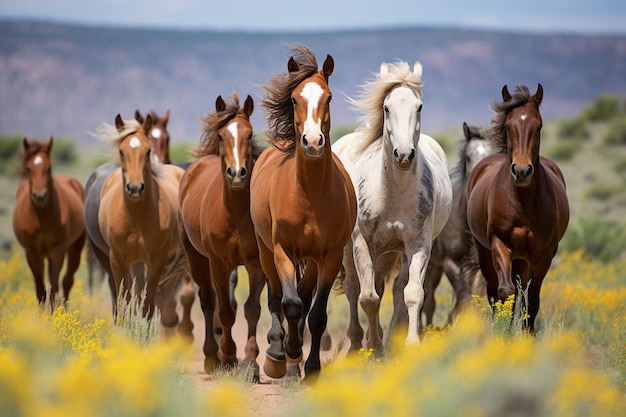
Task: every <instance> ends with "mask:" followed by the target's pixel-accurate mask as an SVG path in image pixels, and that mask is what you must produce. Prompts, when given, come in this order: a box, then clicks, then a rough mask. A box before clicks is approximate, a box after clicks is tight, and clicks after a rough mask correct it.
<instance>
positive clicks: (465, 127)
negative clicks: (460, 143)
mask: <svg viewBox="0 0 626 417" xmlns="http://www.w3.org/2000/svg"><path fill="white" fill-rule="evenodd" d="M463 135H464V136H465V139H466V140H467V141H468V142H469V140H470V139H471V138H472V132H470V128H469V126H468V125H467V122H463Z"/></svg>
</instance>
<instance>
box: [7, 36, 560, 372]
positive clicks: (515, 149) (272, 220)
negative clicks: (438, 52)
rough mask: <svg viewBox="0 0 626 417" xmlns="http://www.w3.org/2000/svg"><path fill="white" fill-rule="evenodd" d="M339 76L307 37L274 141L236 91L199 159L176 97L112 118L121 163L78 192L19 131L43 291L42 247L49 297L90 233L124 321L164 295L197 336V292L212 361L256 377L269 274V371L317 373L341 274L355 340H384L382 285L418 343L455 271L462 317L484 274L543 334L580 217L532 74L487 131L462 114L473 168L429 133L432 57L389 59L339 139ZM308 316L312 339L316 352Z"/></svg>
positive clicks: (172, 312) (273, 117)
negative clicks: (547, 306) (260, 137)
mask: <svg viewBox="0 0 626 417" xmlns="http://www.w3.org/2000/svg"><path fill="white" fill-rule="evenodd" d="M333 70H334V61H333V58H332V57H331V56H330V55H328V56H327V57H326V59H325V60H324V62H323V64H322V66H321V67H319V66H318V63H317V60H316V58H315V56H314V55H313V53H312V52H311V50H310V49H308V48H307V47H306V46H303V45H297V46H295V47H293V48H292V56H291V57H290V58H289V60H288V62H287V71H285V72H284V73H280V74H277V75H274V76H272V77H271V78H270V80H269V83H268V85H265V86H262V88H263V90H264V93H265V94H264V97H263V98H262V100H261V103H260V104H261V106H262V107H263V108H264V109H265V110H266V121H267V130H266V131H265V134H266V139H267V142H268V144H267V146H261V145H260V144H259V143H258V142H257V141H256V140H255V136H254V132H253V128H252V125H251V123H250V116H251V114H252V112H253V110H254V103H253V99H252V98H251V97H250V96H247V97H246V99H245V101H244V103H243V106H241V105H240V103H239V96H238V95H237V93H236V92H233V94H232V97H230V98H228V99H226V100H225V99H223V98H222V97H221V96H219V97H217V99H216V102H215V112H214V113H210V114H208V115H206V116H205V117H204V118H203V119H202V127H203V130H202V135H201V138H200V143H199V145H198V146H197V147H196V148H195V149H194V150H193V152H192V154H193V156H194V159H195V160H194V161H193V162H191V163H185V164H178V165H177V164H172V163H171V160H170V157H169V135H168V133H167V122H168V120H169V111H168V112H167V113H166V114H165V116H163V117H159V116H158V115H156V114H154V113H152V114H147V115H146V116H145V117H144V116H143V115H141V114H140V113H139V112H136V114H135V118H134V119H131V120H124V119H122V117H121V116H120V115H119V114H118V115H117V117H115V123H114V125H109V124H107V123H103V124H102V125H101V126H100V127H99V128H98V129H97V130H96V132H95V133H94V136H95V137H96V138H97V139H100V140H102V141H104V142H105V143H107V144H109V145H110V146H111V148H112V149H113V151H114V153H115V155H116V156H115V158H116V160H115V161H113V162H111V163H108V164H105V165H102V166H100V167H98V168H96V169H95V170H94V171H93V173H92V174H91V176H90V178H89V179H88V181H87V184H86V186H85V189H84V191H83V187H82V185H81V184H80V183H79V182H78V181H77V180H75V179H72V178H70V177H67V176H62V175H54V176H53V175H52V170H51V162H50V150H51V148H52V143H53V140H52V138H50V140H49V141H48V142H47V143H43V144H42V143H40V142H38V141H35V140H27V139H26V138H25V139H24V151H23V153H22V157H21V159H22V180H21V182H20V184H19V187H18V191H17V199H16V205H15V209H14V214H13V228H14V232H15V235H16V238H17V240H18V242H19V243H20V244H21V245H22V246H23V247H24V249H25V253H26V259H27V262H28V265H29V267H30V269H31V271H32V274H33V276H34V279H35V287H36V294H37V299H38V301H39V303H40V304H41V305H44V304H45V302H46V300H47V296H46V286H45V283H44V272H43V270H44V261H45V260H46V259H47V260H48V278H49V281H50V295H49V300H48V301H49V302H50V305H51V306H52V308H54V307H55V305H56V303H57V302H58V301H56V300H55V295H57V293H58V291H59V288H58V287H59V275H60V271H61V269H62V265H63V263H64V258H65V257H67V265H66V272H65V276H64V277H63V294H62V296H63V300H67V299H68V296H69V293H70V290H71V287H72V284H73V280H74V274H75V272H76V270H77V269H78V267H79V264H80V259H81V253H82V250H83V247H84V246H85V242H87V251H88V256H87V260H88V266H89V277H90V278H89V279H90V282H92V279H93V278H92V276H93V274H94V273H95V271H96V269H100V270H101V271H103V276H106V277H107V279H108V284H109V287H110V290H111V299H112V310H113V315H114V317H117V315H118V312H119V306H120V304H119V303H120V302H128V301H129V300H130V298H131V296H132V294H133V291H134V294H136V295H143V296H144V297H145V303H144V309H143V311H142V313H143V314H144V316H145V317H146V318H147V319H151V318H152V316H153V314H154V312H155V310H156V309H157V308H158V309H159V312H160V317H161V324H162V326H163V328H164V329H170V330H175V331H178V332H180V333H181V334H183V335H186V336H188V337H190V338H191V337H193V336H192V329H193V324H192V322H191V315H190V311H191V306H192V303H193V302H194V298H195V296H196V291H197V294H198V297H199V299H200V305H201V308H202V311H203V314H204V321H205V340H204V345H203V351H204V355H205V362H204V367H205V370H206V372H212V371H213V370H214V369H215V368H216V367H219V366H236V365H237V364H239V365H240V366H243V367H245V368H250V369H252V371H253V373H254V376H255V378H256V379H258V378H259V373H260V367H259V364H258V363H257V360H256V359H257V357H258V355H259V347H258V344H257V339H256V338H257V324H258V321H259V317H260V314H261V292H262V291H263V289H264V288H265V285H266V284H267V288H268V308H269V312H270V316H271V328H270V329H269V331H268V333H267V339H268V343H269V347H268V349H267V352H266V359H265V362H264V364H263V370H264V372H265V374H266V375H267V376H269V377H272V378H281V377H283V376H285V375H287V376H300V375H301V372H302V370H303V371H304V376H305V377H306V378H309V377H313V376H315V375H317V374H318V373H319V371H320V369H321V363H320V350H321V345H322V340H323V336H324V332H325V330H326V324H327V319H328V307H329V306H328V299H329V295H330V293H331V290H332V289H333V288H341V289H342V290H343V292H345V295H346V297H347V300H348V302H349V312H350V318H349V326H348V329H347V334H348V337H349V340H350V347H349V348H350V350H358V349H361V348H362V347H363V346H364V343H365V346H366V347H367V348H369V349H373V351H374V352H375V354H376V355H381V354H383V326H382V325H381V323H380V318H379V309H380V301H381V298H382V296H383V293H384V290H385V285H386V284H387V283H391V284H392V294H393V304H394V313H393V317H394V319H393V320H395V322H397V323H402V324H403V327H402V328H404V329H405V330H406V343H419V342H420V329H421V326H423V325H425V324H432V319H433V314H434V310H435V298H434V292H435V289H436V287H437V285H438V284H439V282H440V280H441V278H442V275H443V274H444V273H445V276H446V277H447V279H448V280H449V281H450V283H451V284H452V287H453V289H454V291H455V294H456V304H455V306H454V309H453V311H452V312H451V313H450V316H449V318H448V321H449V322H450V323H451V322H452V321H453V319H454V317H456V316H458V314H460V313H461V312H462V310H463V308H464V307H465V306H466V305H467V304H468V302H469V300H470V295H471V294H472V292H473V291H475V289H473V287H472V286H473V280H475V282H477V283H478V287H479V288H481V287H482V288H485V289H486V296H487V297H488V299H489V300H490V301H491V302H492V303H493V302H495V301H497V300H505V299H506V298H507V297H509V296H510V295H511V294H517V293H519V291H520V290H525V291H527V297H528V310H527V316H525V320H524V323H525V326H526V328H527V329H528V330H529V331H530V332H534V331H535V318H536V316H537V313H538V310H539V295H540V288H541V283H542V280H543V278H544V276H545V275H546V273H547V271H548V269H549V267H550V264H551V261H552V258H553V257H554V256H555V254H556V251H557V246H558V243H559V241H560V239H561V238H562V237H563V235H564V233H565V229H566V227H567V224H568V220H569V211H568V210H569V209H568V200H567V195H566V191H565V181H564V178H563V175H562V174H561V171H560V170H559V168H558V167H557V166H556V164H555V163H554V162H552V161H551V160H549V159H548V158H545V157H543V156H541V155H540V153H539V148H540V139H541V127H542V119H541V114H540V112H539V106H540V104H541V101H542V98H543V88H542V86H541V84H539V85H538V88H537V91H536V93H534V94H531V93H530V92H529V89H528V88H527V87H526V86H523V85H518V86H517V88H516V89H515V91H514V92H513V94H511V93H510V92H509V90H508V88H507V86H506V85H505V86H504V88H503V89H502V101H499V102H496V103H494V104H493V110H494V116H493V118H492V120H491V123H490V125H489V126H488V127H487V128H477V127H470V126H468V125H467V124H464V125H463V132H464V136H465V138H464V139H463V140H462V141H461V145H460V147H459V148H460V149H459V162H458V164H457V165H456V166H455V167H454V168H453V169H451V170H448V167H447V158H446V154H445V153H444V151H443V149H442V147H441V146H440V145H439V143H437V141H436V140H435V139H433V138H432V137H430V136H428V135H426V134H424V133H422V132H421V112H422V107H423V104H424V103H423V101H422V65H421V63H420V62H415V64H414V65H413V66H412V67H411V66H410V65H409V64H408V63H406V62H402V61H400V62H397V63H382V64H381V65H380V70H379V72H378V73H376V74H375V78H374V79H372V80H369V81H367V82H365V83H364V84H363V85H362V91H361V94H360V96H359V97H357V98H356V99H350V102H351V104H353V105H354V107H355V109H357V110H358V111H359V112H360V113H361V114H362V116H361V118H360V119H359V127H358V128H357V129H356V130H355V131H354V132H353V133H350V134H348V135H346V136H344V137H342V138H340V139H338V140H337V141H336V142H335V143H334V144H332V145H331V138H330V120H331V117H330V115H331V111H330V103H331V98H332V92H331V89H330V87H329V79H330V76H331V75H332V73H333ZM467 264H470V267H469V268H468V267H465V265H467ZM240 265H243V266H245V268H246V270H247V273H248V279H249V289H250V291H249V295H248V298H247V300H246V302H245V306H244V312H245V319H246V320H247V323H248V334H247V340H246V344H245V350H244V351H245V353H244V357H243V359H242V360H241V361H240V360H238V358H237V349H236V342H235V340H234V338H233V335H232V327H233V325H234V323H235V311H236V308H237V303H236V300H235V299H234V286H235V285H236V281H237V279H236V278H237V277H236V270H237V267H238V266H240ZM472 266H473V267H472ZM463 271H470V273H465V274H464V273H463ZM476 272H480V273H479V274H475V273H476ZM90 285H91V284H90ZM177 302H180V304H181V305H182V307H183V308H182V310H183V314H182V318H179V317H178V315H177V312H176V307H177ZM359 307H360V308H361V309H362V311H363V312H364V313H365V314H366V316H367V324H368V329H367V332H366V333H365V332H364V330H363V328H362V327H361V324H360V322H359V318H358V315H359ZM422 315H423V316H424V317H425V320H423V322H422V320H421V317H422ZM305 328H308V330H309V332H310V334H311V348H310V352H309V355H308V358H307V359H306V361H305V362H304V365H303V366H302V364H301V363H302V361H303V335H304V331H305ZM364 336H365V337H364Z"/></svg>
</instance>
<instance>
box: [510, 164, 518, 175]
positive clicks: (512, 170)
mask: <svg viewBox="0 0 626 417" xmlns="http://www.w3.org/2000/svg"><path fill="white" fill-rule="evenodd" d="M511 174H513V175H517V169H516V165H515V164H511Z"/></svg>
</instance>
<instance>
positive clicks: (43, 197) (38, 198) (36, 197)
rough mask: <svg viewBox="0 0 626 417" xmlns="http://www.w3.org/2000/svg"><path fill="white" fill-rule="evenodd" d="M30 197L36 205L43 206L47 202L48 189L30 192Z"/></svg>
mask: <svg viewBox="0 0 626 417" xmlns="http://www.w3.org/2000/svg"><path fill="white" fill-rule="evenodd" d="M30 198H31V200H32V201H33V203H35V205H36V206H43V205H45V204H46V203H47V202H48V190H43V191H37V192H35V191H33V192H32V193H30Z"/></svg>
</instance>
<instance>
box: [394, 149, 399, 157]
mask: <svg viewBox="0 0 626 417" xmlns="http://www.w3.org/2000/svg"><path fill="white" fill-rule="evenodd" d="M393 157H394V158H396V159H400V155H399V154H398V150H397V149H394V150H393Z"/></svg>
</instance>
